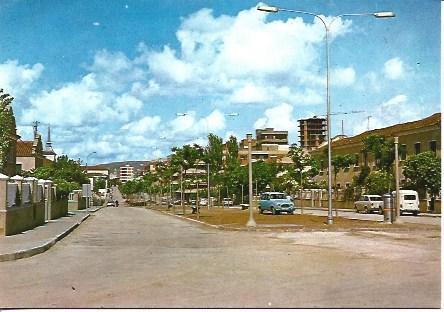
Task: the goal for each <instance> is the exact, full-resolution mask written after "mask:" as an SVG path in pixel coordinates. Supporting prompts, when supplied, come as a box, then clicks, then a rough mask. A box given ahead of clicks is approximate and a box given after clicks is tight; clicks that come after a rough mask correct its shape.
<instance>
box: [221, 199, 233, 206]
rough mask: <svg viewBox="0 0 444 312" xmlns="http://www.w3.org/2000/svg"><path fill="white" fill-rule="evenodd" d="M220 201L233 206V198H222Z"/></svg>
mask: <svg viewBox="0 0 444 312" xmlns="http://www.w3.org/2000/svg"><path fill="white" fill-rule="evenodd" d="M222 203H223V205H224V206H233V200H232V199H231V198H224V200H223V202H222Z"/></svg>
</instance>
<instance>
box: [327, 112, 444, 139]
mask: <svg viewBox="0 0 444 312" xmlns="http://www.w3.org/2000/svg"><path fill="white" fill-rule="evenodd" d="M435 124H439V125H440V124H441V113H435V114H433V115H431V116H429V117H426V118H424V119H420V120H415V121H411V122H406V123H401V124H396V125H393V126H389V127H385V128H381V129H374V130H370V131H365V132H363V133H361V134H358V135H355V136H353V137H349V138H343V139H340V140H337V141H333V142H332V146H342V145H346V144H347V145H348V144H355V143H361V142H362V139H363V138H365V137H367V136H369V135H372V134H373V135H374V134H379V135H383V136H385V137H391V136H395V135H396V134H398V133H400V132H402V131H408V130H413V129H419V128H423V127H427V126H432V125H435Z"/></svg>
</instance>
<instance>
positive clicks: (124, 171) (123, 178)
mask: <svg viewBox="0 0 444 312" xmlns="http://www.w3.org/2000/svg"><path fill="white" fill-rule="evenodd" d="M119 179H120V182H122V183H126V182H128V181H131V180H133V179H134V167H133V166H130V165H125V166H122V167H120V168H119Z"/></svg>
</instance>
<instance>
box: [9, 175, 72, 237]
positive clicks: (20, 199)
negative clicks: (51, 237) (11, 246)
mask: <svg viewBox="0 0 444 312" xmlns="http://www.w3.org/2000/svg"><path fill="white" fill-rule="evenodd" d="M55 198H56V196H55V188H54V187H53V186H52V182H51V181H44V180H37V179H35V178H26V179H23V178H22V177H20V176H14V177H12V178H10V177H8V176H5V175H2V174H0V235H14V234H18V233H21V232H23V231H26V230H30V229H33V228H35V227H36V226H39V225H43V224H44V223H45V222H46V221H48V220H50V219H57V218H60V217H62V216H66V215H67V212H68V205H67V201H66V200H64V201H63V200H61V201H56V200H55Z"/></svg>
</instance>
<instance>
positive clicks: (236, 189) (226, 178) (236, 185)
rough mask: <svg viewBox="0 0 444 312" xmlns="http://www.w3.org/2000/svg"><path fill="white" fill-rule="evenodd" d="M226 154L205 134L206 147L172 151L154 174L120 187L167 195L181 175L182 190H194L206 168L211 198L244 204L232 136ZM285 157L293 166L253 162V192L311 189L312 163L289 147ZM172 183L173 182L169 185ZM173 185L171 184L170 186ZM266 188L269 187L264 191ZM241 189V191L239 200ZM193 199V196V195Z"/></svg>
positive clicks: (243, 170)
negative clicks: (232, 198)
mask: <svg viewBox="0 0 444 312" xmlns="http://www.w3.org/2000/svg"><path fill="white" fill-rule="evenodd" d="M226 144H227V153H226V155H225V157H224V154H223V140H222V138H220V137H218V136H217V135H215V134H209V135H208V145H207V146H205V147H203V146H200V145H197V144H194V145H184V146H183V147H174V148H172V152H173V153H172V155H171V158H170V160H169V162H168V163H164V162H157V163H156V164H155V165H156V171H155V172H153V173H147V174H146V175H144V176H143V178H141V179H139V180H133V181H129V182H127V183H125V184H124V185H121V187H120V189H121V191H122V193H124V194H134V193H139V192H145V193H163V194H165V193H168V192H170V190H171V191H172V192H176V191H178V190H180V185H179V183H178V181H179V176H180V174H181V172H182V174H183V177H184V182H183V187H184V189H189V188H193V189H195V188H196V185H197V184H198V183H201V184H205V183H206V179H207V177H206V174H207V172H206V170H205V169H206V168H208V167H209V173H210V189H211V194H210V196H212V197H216V198H217V197H233V195H234V200H235V202H238V203H240V202H242V201H243V200H245V201H246V199H247V194H248V167H247V166H241V164H240V161H239V157H238V155H239V144H238V141H237V139H236V137H234V136H231V137H230V138H229V140H228V141H227V143H226ZM289 156H290V157H291V158H292V160H293V162H294V164H293V165H291V166H288V165H287V166H285V167H284V166H283V165H281V164H277V163H266V162H264V161H256V162H254V163H253V177H254V181H253V183H254V189H255V193H260V192H263V191H265V190H268V189H270V190H275V191H286V192H288V193H294V192H295V191H297V190H299V189H300V186H301V183H303V184H304V185H305V186H308V185H310V186H311V187H315V186H316V185H315V183H314V182H313V181H312V180H311V178H312V177H314V176H315V175H316V174H318V172H319V166H318V164H317V163H316V161H315V160H313V159H311V158H310V157H309V156H308V155H305V154H304V153H303V151H302V149H300V148H299V147H297V146H296V145H292V146H291V148H290V154H289ZM191 168H201V169H204V170H205V171H204V172H205V174H201V175H198V174H193V175H189V174H187V173H189V171H190V169H191ZM173 182H174V183H173ZM172 183H173V184H172ZM268 187H269V188H268ZM242 189H243V190H244V192H243V195H244V198H242ZM206 192H207V191H206V189H202V190H201V191H200V193H199V194H200V196H203V197H207V194H206ZM193 196H194V195H193Z"/></svg>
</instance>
